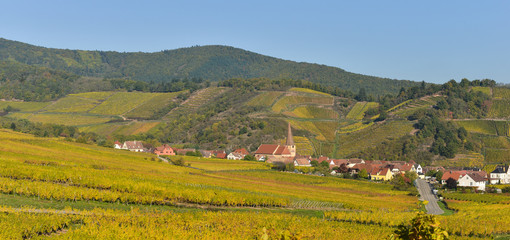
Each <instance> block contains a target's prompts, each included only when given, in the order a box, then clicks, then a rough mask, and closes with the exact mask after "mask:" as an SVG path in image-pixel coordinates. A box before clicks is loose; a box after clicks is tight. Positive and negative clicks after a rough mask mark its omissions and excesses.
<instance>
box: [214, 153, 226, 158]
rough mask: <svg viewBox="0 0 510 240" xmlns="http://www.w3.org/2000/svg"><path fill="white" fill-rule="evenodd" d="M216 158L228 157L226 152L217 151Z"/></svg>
mask: <svg viewBox="0 0 510 240" xmlns="http://www.w3.org/2000/svg"><path fill="white" fill-rule="evenodd" d="M216 158H227V154H226V153H216Z"/></svg>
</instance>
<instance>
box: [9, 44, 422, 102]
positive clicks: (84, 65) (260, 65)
mask: <svg viewBox="0 0 510 240" xmlns="http://www.w3.org/2000/svg"><path fill="white" fill-rule="evenodd" d="M0 60H4V61H5V60H10V61H16V62H20V63H24V64H28V65H37V66H44V67H48V68H54V69H57V70H62V71H67V72H70V73H74V74H77V75H80V76H90V77H104V78H131V79H135V80H141V81H146V82H168V81H171V80H172V79H175V78H177V79H182V78H202V79H205V80H210V81H214V82H216V81H220V80H226V79H232V78H259V77H265V78H274V79H283V78H292V79H301V80H308V81H311V82H314V83H320V84H324V85H329V86H335V87H341V88H343V89H346V90H350V91H353V92H356V91H359V90H360V89H361V88H365V90H366V91H367V92H368V93H370V94H374V95H383V94H387V93H397V92H398V91H399V90H400V89H401V88H402V87H404V88H408V87H412V86H417V85H418V82H413V81H409V80H396V79H390V78H380V77H375V76H368V75H363V74H357V73H351V72H348V71H346V70H344V69H342V68H338V67H332V66H327V65H324V64H317V63H306V62H295V61H291V60H284V59H281V58H275V57H271V56H267V55H263V54H259V53H255V52H251V51H247V50H244V49H240V48H236V47H232V46H224V45H206V46H192V47H186V48H178V49H173V50H162V51H159V52H115V51H93V50H70V49H58V48H46V47H41V46H35V45H30V44H27V43H22V42H18V41H12V40H7V39H4V38H0Z"/></svg>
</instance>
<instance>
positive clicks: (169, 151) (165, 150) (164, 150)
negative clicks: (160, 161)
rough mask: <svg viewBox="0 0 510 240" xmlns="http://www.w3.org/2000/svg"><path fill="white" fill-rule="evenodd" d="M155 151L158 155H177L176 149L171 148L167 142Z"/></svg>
mask: <svg viewBox="0 0 510 240" xmlns="http://www.w3.org/2000/svg"><path fill="white" fill-rule="evenodd" d="M153 153H154V154H156V155H158V156H159V155H165V156H174V155H175V151H174V149H173V148H171V147H170V146H168V145H167V144H163V145H161V146H159V147H157V148H155V149H154V151H153Z"/></svg>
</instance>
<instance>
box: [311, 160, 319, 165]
mask: <svg viewBox="0 0 510 240" xmlns="http://www.w3.org/2000/svg"><path fill="white" fill-rule="evenodd" d="M310 164H311V165H312V167H318V166H319V162H318V161H317V160H313V161H311V162H310Z"/></svg>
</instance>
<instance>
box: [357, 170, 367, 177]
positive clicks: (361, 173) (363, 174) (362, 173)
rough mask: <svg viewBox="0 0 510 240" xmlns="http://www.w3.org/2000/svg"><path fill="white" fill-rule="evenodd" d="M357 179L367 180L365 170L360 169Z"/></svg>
mask: <svg viewBox="0 0 510 240" xmlns="http://www.w3.org/2000/svg"><path fill="white" fill-rule="evenodd" d="M358 177H359V178H368V173H367V170H366V169H361V170H360V171H359V173H358Z"/></svg>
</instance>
